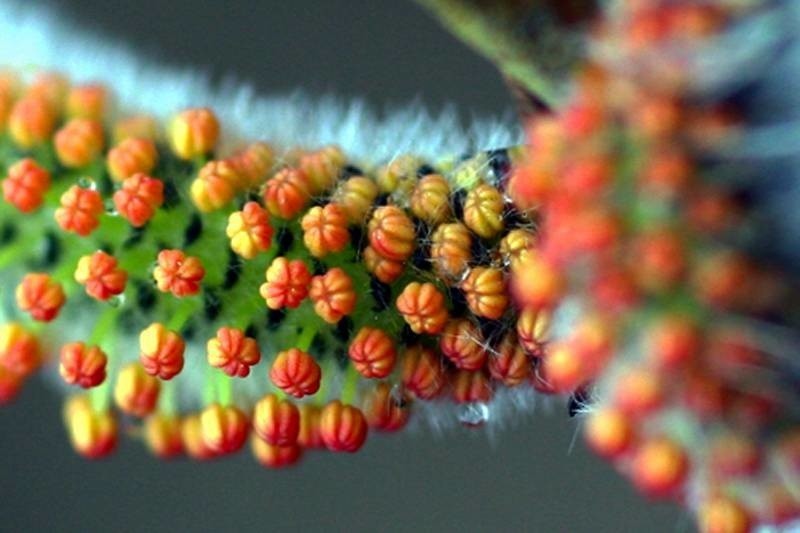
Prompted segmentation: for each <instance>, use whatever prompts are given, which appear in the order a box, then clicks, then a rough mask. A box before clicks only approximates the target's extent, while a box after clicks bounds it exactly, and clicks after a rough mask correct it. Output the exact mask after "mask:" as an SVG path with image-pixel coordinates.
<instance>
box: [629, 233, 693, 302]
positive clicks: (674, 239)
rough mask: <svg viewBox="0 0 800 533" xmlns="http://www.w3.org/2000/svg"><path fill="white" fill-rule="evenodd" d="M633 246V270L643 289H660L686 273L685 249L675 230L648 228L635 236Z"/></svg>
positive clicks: (677, 281) (666, 287)
mask: <svg viewBox="0 0 800 533" xmlns="http://www.w3.org/2000/svg"><path fill="white" fill-rule="evenodd" d="M633 246H634V248H633V252H632V254H631V257H634V258H635V259H634V261H633V262H634V264H633V268H632V271H633V273H634V275H635V276H636V281H637V282H638V284H639V285H640V286H641V287H642V288H643V289H645V290H648V291H653V292H661V291H665V290H668V289H670V288H672V287H674V286H675V284H677V283H679V282H680V281H681V280H682V278H683V275H684V273H685V272H686V250H685V244H684V242H683V239H682V238H681V236H680V235H678V234H677V233H676V232H674V231H670V230H665V229H660V230H651V231H649V232H647V233H645V234H644V235H641V236H640V237H638V239H637V241H636V242H635V243H634V245H633Z"/></svg>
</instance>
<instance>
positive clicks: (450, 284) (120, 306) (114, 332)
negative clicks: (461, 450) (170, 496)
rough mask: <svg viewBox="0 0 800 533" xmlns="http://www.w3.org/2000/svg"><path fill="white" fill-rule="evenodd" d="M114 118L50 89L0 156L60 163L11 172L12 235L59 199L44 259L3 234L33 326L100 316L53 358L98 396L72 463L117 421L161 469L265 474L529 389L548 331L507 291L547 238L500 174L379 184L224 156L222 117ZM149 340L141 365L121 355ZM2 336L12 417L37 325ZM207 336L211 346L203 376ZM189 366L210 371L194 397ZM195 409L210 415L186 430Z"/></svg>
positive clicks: (398, 164) (377, 173)
mask: <svg viewBox="0 0 800 533" xmlns="http://www.w3.org/2000/svg"><path fill="white" fill-rule="evenodd" d="M4 94H5V93H4ZM17 94H19V95H20V96H19V100H15V98H17V96H16V95H17ZM109 99H110V95H109V94H108V93H107V92H106V90H105V89H103V88H102V87H99V86H97V85H92V84H90V85H87V86H80V87H76V88H70V87H69V85H68V83H67V82H66V80H65V79H64V78H63V77H60V76H55V75H53V76H44V77H42V78H40V79H38V80H37V81H35V82H34V83H33V84H32V86H31V87H30V88H28V89H26V90H25V91H21V92H15V93H14V96H9V101H8V106H7V107H8V109H9V110H10V111H9V121H8V128H9V130H10V131H11V132H12V134H11V135H10V137H9V139H8V140H7V141H0V142H10V143H12V144H14V145H15V146H16V148H17V149H22V150H28V149H32V148H31V147H34V146H40V145H48V144H50V145H52V147H53V149H54V151H55V154H56V156H57V159H58V164H57V165H54V164H53V163H54V162H53V161H51V160H46V159H41V160H40V159H36V158H34V157H28V158H24V159H21V160H14V161H10V162H9V164H8V169H9V170H8V175H7V177H6V178H5V179H4V180H3V192H4V199H5V201H6V203H7V204H8V205H10V206H11V207H12V208H13V211H11V212H12V213H14V216H15V217H19V216H21V215H22V214H32V215H37V216H38V213H39V212H41V211H44V210H42V209H41V207H42V206H43V205H45V204H46V203H47V202H48V201H49V202H53V199H57V200H58V204H57V205H53V206H50V207H52V208H54V209H55V221H54V222H53V221H52V219H50V220H45V219H43V220H40V219H38V218H37V222H36V223H37V224H42V225H43V227H41V228H38V227H37V228H34V229H33V230H29V231H28V232H27V233H26V234H25V235H34V236H40V235H46V237H42V240H43V241H46V242H48V243H49V244H48V246H47V247H46V248H47V249H45V250H44V251H43V252H41V251H40V250H38V249H30V248H29V247H25V246H24V244H23V242H22V240H21V239H20V240H19V241H17V242H15V241H14V239H18V238H19V236H18V235H17V234H16V233H14V232H11V234H10V236H9V237H8V239H11V241H10V242H11V245H12V246H16V248H15V251H18V253H19V254H20V256H19V263H20V264H21V263H22V262H23V261H24V260H25V259H26V258H30V259H31V263H33V264H39V265H42V270H43V272H32V273H28V274H27V275H25V276H24V277H23V278H22V279H21V282H20V283H19V286H18V289H17V304H18V307H19V310H20V311H23V312H27V313H28V314H29V315H30V317H31V318H33V319H34V320H37V321H43V322H51V321H52V322H54V323H55V326H53V327H59V323H66V322H69V321H70V320H74V318H73V317H71V316H70V317H67V318H65V319H61V318H60V317H61V316H62V315H63V314H65V313H62V312H61V311H62V308H63V307H64V306H65V305H67V304H69V305H68V306H67V308H68V309H69V313H72V312H73V311H72V308H73V306H74V308H75V309H76V310H77V309H79V310H80V311H76V312H80V313H84V312H86V313H87V320H89V319H90V318H89V317H90V316H91V314H90V313H91V312H90V310H96V312H97V316H96V317H93V319H94V320H93V322H94V323H95V324H94V327H93V329H92V333H91V334H90V335H89V337H88V338H87V339H83V340H81V339H71V338H68V339H65V341H66V342H64V343H63V344H62V345H61V346H60V347H58V348H59V350H60V352H59V353H60V357H58V358H57V359H58V361H59V364H60V373H61V376H62V377H63V379H64V381H65V382H66V383H67V384H69V385H74V386H78V387H82V388H86V389H92V394H91V399H90V398H89V397H85V396H76V397H75V398H73V399H71V400H70V402H69V403H70V406H71V407H69V408H68V409H67V410H65V420H66V423H67V426H68V428H69V432H70V435H71V437H72V440H73V444H74V445H75V447H76V450H77V451H78V452H80V453H82V454H84V455H87V456H90V457H100V456H103V455H106V454H107V453H109V452H110V451H112V450H113V449H114V444H115V443H116V437H117V435H116V431H117V425H116V420H117V417H118V416H122V417H125V420H126V424H128V423H130V424H138V423H141V424H142V426H143V430H142V431H141V432H136V434H137V435H141V436H142V438H143V440H144V441H145V443H146V444H147V446H148V447H149V448H150V450H152V451H153V453H154V454H155V455H156V456H158V457H163V458H171V457H175V456H178V455H181V454H183V453H185V454H188V455H189V456H191V457H193V458H197V459H210V458H213V457H217V456H219V455H222V454H227V453H234V452H236V451H238V450H240V449H241V448H242V447H243V446H244V444H245V443H246V441H247V439H248V436H249V438H250V439H251V443H252V446H251V447H252V451H253V454H254V456H255V458H256V459H257V460H258V461H259V462H260V463H261V464H263V465H265V466H269V467H280V466H288V465H290V464H293V463H295V462H296V461H298V460H299V459H300V457H301V456H302V452H303V450H307V449H322V448H326V449H329V450H332V451H345V452H355V451H357V450H359V449H360V448H361V446H362V445H363V444H364V442H365V440H366V437H367V434H368V430H369V429H370V428H372V429H375V430H378V431H396V430H399V429H401V428H403V427H404V426H405V425H406V423H407V421H408V420H409V418H410V417H411V416H412V415H413V412H414V402H417V401H430V400H437V401H440V400H441V399H442V398H446V397H450V398H452V403H453V404H465V405H466V407H467V408H469V409H468V410H469V411H470V412H484V411H487V410H488V407H487V405H486V404H488V403H489V402H491V401H492V398H493V396H494V394H493V391H494V389H495V388H497V387H517V386H523V385H526V384H527V386H529V387H531V388H536V387H537V382H536V380H535V379H534V375H535V372H534V369H535V367H536V366H537V358H539V357H541V354H542V353H543V351H544V349H545V339H544V334H543V333H542V327H543V326H542V325H541V321H540V322H539V323H538V325H536V326H535V327H534V326H530V327H528V328H527V329H525V328H524V327H522V324H523V322H522V321H521V318H520V320H518V318H519V317H518V315H519V309H517V308H516V307H515V306H514V305H513V302H512V300H511V298H510V296H509V291H508V287H509V285H508V280H509V274H510V268H511V265H512V264H514V263H515V262H519V261H520V260H521V258H522V257H524V256H525V255H526V253H527V248H528V246H529V245H530V244H531V243H533V242H535V241H536V236H535V233H534V229H533V228H534V219H533V217H529V216H528V214H526V213H521V212H516V211H514V208H513V206H512V205H511V204H510V202H509V201H508V199H507V198H506V196H505V194H504V190H503V185H502V184H503V180H504V179H505V178H506V175H505V173H506V171H505V170H503V171H496V170H494V169H495V168H496V167H498V168H499V166H497V165H493V164H490V162H491V157H493V156H491V157H490V156H489V155H487V154H478V155H477V156H476V160H475V161H471V160H468V161H465V162H464V164H463V166H459V167H457V168H456V169H454V170H453V171H451V170H450V169H449V168H443V169H442V171H437V169H435V168H434V167H432V166H431V165H429V164H426V163H425V162H424V161H422V160H421V159H419V158H417V157H413V156H400V157H398V158H396V159H395V160H393V161H392V162H390V163H389V164H387V165H385V166H383V167H379V168H377V169H374V171H372V172H364V171H362V170H361V168H359V167H358V166H357V165H356V164H355V163H354V162H353V161H350V160H348V158H347V156H346V155H345V154H344V152H343V151H342V150H340V149H339V148H336V147H332V146H327V147H322V148H320V149H317V150H311V151H307V150H300V149H290V150H288V151H285V152H283V153H282V154H280V155H277V154H276V152H275V150H274V149H273V148H272V147H271V146H269V145H267V144H265V143H262V142H255V143H250V144H246V145H245V146H244V147H243V148H241V149H239V150H237V151H234V152H232V153H230V154H229V155H227V156H225V157H218V154H217V146H218V145H219V144H220V142H219V141H220V124H219V121H218V120H217V118H216V116H215V115H214V113H213V111H211V110H209V109H189V110H186V111H183V112H180V113H178V114H177V115H176V116H175V117H174V118H173V119H172V120H171V121H170V123H169V124H168V126H167V127H165V128H163V129H162V128H161V127H160V125H159V124H158V122H156V121H155V120H153V119H151V118H148V117H145V116H133V117H123V118H122V119H120V120H119V121H117V122H116V123H109V118H110V116H109V112H110V106H109V105H108V102H109ZM29 101H30V102H34V101H35V102H34V103H28V102H29ZM16 108H19V109H17V111H15V112H14V111H13V110H14V109H16ZM12 119H13V120H12ZM106 128H108V131H111V132H113V135H112V136H111V139H112V142H111V144H110V146H108V149H107V151H106V152H105V153H104V148H105V140H106V139H105V131H106ZM14 131H16V132H17V133H14ZM162 131H163V132H164V133H165V134H166V139H163V138H162ZM164 140H166V141H167V142H166V143H164V142H162V141H164ZM165 145H166V146H168V147H169V149H168V150H164V149H162V146H165ZM5 153H6V152H3V151H0V154H5ZM8 153H9V154H13V153H15V152H14V151H13V150H9V151H8ZM37 154H38V152H37ZM0 157H3V156H2V155H0ZM501 157H502V158H507V157H508V156H507V154H505V153H503V154H501ZM103 163H104V164H103ZM500 166H502V165H500ZM65 168H67V169H69V170H67V171H65V170H64V169H65ZM472 169H482V170H481V171H480V172H479V173H478V174H476V173H475V172H473V171H472ZM62 174H66V175H68V176H70V178H65V177H63V176H62ZM75 174H79V175H82V176H83V177H81V178H80V179H77V180H76V179H75V178H74V176H75ZM51 188H55V189H56V191H55V192H56V194H55V195H52V194H49V190H50V189H51ZM59 198H60V199H59ZM182 198H189V199H190V200H191V201H190V202H182V201H181V199H182ZM0 209H5V207H4V205H3V204H0ZM5 213H6V211H3V214H5ZM14 220H16V218H15V219H14ZM507 221H511V223H510V224H507ZM17 233H19V232H17ZM220 243H224V244H223V246H222V247H220ZM223 252H224V253H223ZM3 267H4V263H2V258H0V269H2V268H3ZM258 279H262V280H264V281H263V283H262V284H261V285H260V286H258V283H257V282H256V280H258ZM254 284H255V285H256V287H258V288H257V290H254V287H253V285H254ZM75 289H78V290H75ZM83 294H85V295H86V296H88V297H89V298H85V297H84V296H83ZM259 295H260V296H261V298H259V297H258V296H259ZM68 300H69V301H68ZM265 315H266V321H265V320H264V316H265ZM57 319H59V320H57ZM70 323H71V322H70ZM137 324H139V326H138V327H139V328H140V329H138V332H137V330H136V329H134V331H133V333H134V338H135V337H136V336H138V346H137V348H138V349H134V350H129V343H120V342H115V340H116V339H115V337H116V336H118V335H125V336H128V335H131V331H130V330H131V326H132V325H133V326H134V327H135V326H136V325H137ZM515 324H516V325H518V328H517V329H519V333H517V332H516V331H515V329H514V327H513V325H515ZM508 325H511V326H512V327H510V328H509V327H507V326H508ZM8 327H9V329H8V335H7V337H8V338H9V339H11V340H9V341H8V345H9V346H12V345H13V348H8V349H7V350H6V349H5V348H4V351H3V359H2V361H3V365H2V367H0V368H2V371H3V373H2V374H0V385H2V387H0V389H2V393H3V395H2V397H3V399H4V401H9V400H10V399H12V398H13V396H14V395H15V394H16V393H17V391H18V390H19V384H20V383H21V379H22V378H23V377H26V376H27V375H28V374H29V373H30V372H32V371H33V370H34V369H35V368H37V367H38V366H39V365H40V362H41V361H42V360H43V359H44V357H43V355H42V348H41V347H40V344H39V342H38V340H37V337H35V336H33V334H32V333H30V332H29V330H28V329H27V326H26V325H25V324H24V323H19V324H18V323H13V324H12V325H10V326H8ZM61 327H63V326H61ZM201 329H204V330H211V331H216V334H215V335H214V336H213V337H211V338H208V337H206V338H205V342H206V346H205V348H206V349H205V356H206V357H192V355H191V353H190V352H191V351H192V350H195V349H196V347H195V344H196V342H193V339H196V337H197V332H198V331H200V330H201ZM75 331H76V332H77V331H82V329H80V328H76V329H75ZM123 331H124V332H125V333H122V332H123ZM42 335H45V336H46V337H47V336H49V334H48V333H47V331H44V332H43V333H42ZM67 336H68V337H69V336H70V335H67ZM523 336H525V337H524V338H525V339H527V343H526V344H525V345H524V347H520V346H521V345H520V344H519V342H522V339H523ZM61 337H63V335H61ZM4 338H5V337H4ZM126 338H127V337H126ZM518 338H519V339H520V340H519V342H518ZM133 344H135V343H133ZM4 346H5V345H4ZM201 349H202V348H201ZM6 352H7V353H6ZM334 359H336V360H337V361H334ZM194 361H196V363H195V362H194ZM190 364H200V365H204V366H206V367H207V369H206V370H205V371H204V372H202V373H201V374H199V375H201V376H203V377H202V378H201V380H202V383H201V384H200V385H199V386H198V384H197V383H195V380H197V379H198V373H197V372H194V371H189V372H187V371H186V368H187V367H189V366H190ZM254 390H257V391H261V393H260V396H259V397H260V398H261V400H257V399H254V398H252V396H251V395H252V391H254ZM286 395H288V397H291V399H285V398H286ZM186 398H193V399H198V398H199V399H201V402H202V404H203V405H205V408H203V409H202V410H201V411H200V412H194V413H191V412H183V411H182V410H181V408H182V407H183V404H184V403H185V402H186ZM475 404H480V407H479V408H474V409H473V408H471V407H472V406H473V405H475ZM452 408H454V409H461V408H462V407H456V406H454V407H452ZM483 421H484V420H483V419H476V418H475V417H474V416H468V417H466V418H465V419H464V423H465V424H466V425H468V426H477V425H480V424H481V423H482V422H483ZM251 426H252V427H253V428H254V431H253V432H251V431H250V428H251Z"/></svg>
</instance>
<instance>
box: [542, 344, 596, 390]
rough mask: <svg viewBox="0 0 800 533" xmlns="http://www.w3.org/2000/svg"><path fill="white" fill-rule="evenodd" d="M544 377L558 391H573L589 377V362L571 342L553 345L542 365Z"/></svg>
mask: <svg viewBox="0 0 800 533" xmlns="http://www.w3.org/2000/svg"><path fill="white" fill-rule="evenodd" d="M540 369H541V373H542V379H544V381H546V382H547V383H548V385H549V386H550V388H552V389H553V391H554V392H556V393H571V392H573V391H575V390H576V389H577V388H578V387H580V386H581V385H583V383H584V382H585V381H586V379H587V378H588V374H589V372H588V370H587V363H586V362H585V361H584V359H583V357H582V354H581V351H580V350H579V349H578V348H577V347H576V346H575V345H574V343H569V342H559V343H558V344H553V345H551V346H550V347H549V348H548V350H547V356H546V357H544V358H543V359H542V366H541V367H540Z"/></svg>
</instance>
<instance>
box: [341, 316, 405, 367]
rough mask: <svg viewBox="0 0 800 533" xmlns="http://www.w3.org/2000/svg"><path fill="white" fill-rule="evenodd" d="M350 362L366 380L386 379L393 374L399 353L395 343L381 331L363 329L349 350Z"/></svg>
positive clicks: (368, 328)
mask: <svg viewBox="0 0 800 533" xmlns="http://www.w3.org/2000/svg"><path fill="white" fill-rule="evenodd" d="M348 355H349V356H350V360H351V361H352V362H353V366H355V369H356V370H357V371H358V373H359V374H361V375H362V376H364V377H365V378H377V379H381V378H385V377H386V376H388V375H389V374H391V373H392V369H393V368H394V362H395V359H397V352H396V351H395V348H394V341H393V340H392V338H391V337H389V336H388V335H387V334H386V333H384V332H383V331H382V330H380V329H376V328H371V327H367V326H365V327H363V328H361V329H360V330H359V332H358V333H357V334H356V337H355V339H353V342H351V343H350V349H349V350H348Z"/></svg>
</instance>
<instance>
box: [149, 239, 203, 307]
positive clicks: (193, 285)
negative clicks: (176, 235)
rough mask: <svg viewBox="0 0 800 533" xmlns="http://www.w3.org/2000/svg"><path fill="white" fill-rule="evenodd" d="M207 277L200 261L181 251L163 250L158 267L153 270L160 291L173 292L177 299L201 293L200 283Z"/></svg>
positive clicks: (159, 254) (159, 255) (159, 256)
mask: <svg viewBox="0 0 800 533" xmlns="http://www.w3.org/2000/svg"><path fill="white" fill-rule="evenodd" d="M205 275H206V271H205V269H204V268H203V264H202V263H201V262H200V260H199V259H198V258H196V257H191V256H187V255H186V254H184V253H183V252H182V251H180V250H161V251H160V252H159V253H158V266H157V267H156V268H155V270H153V277H154V278H155V280H156V285H157V286H158V290H160V291H161V292H171V293H172V294H173V295H174V296H175V297H177V298H182V297H184V296H194V295H195V294H197V293H198V292H200V283H201V281H202V280H203V277H204V276H205Z"/></svg>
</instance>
